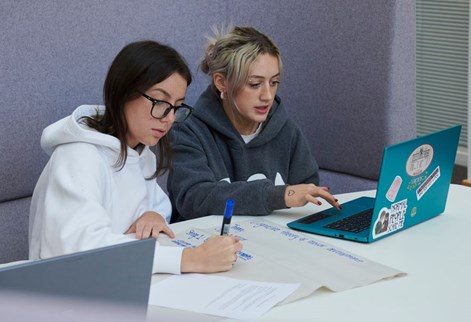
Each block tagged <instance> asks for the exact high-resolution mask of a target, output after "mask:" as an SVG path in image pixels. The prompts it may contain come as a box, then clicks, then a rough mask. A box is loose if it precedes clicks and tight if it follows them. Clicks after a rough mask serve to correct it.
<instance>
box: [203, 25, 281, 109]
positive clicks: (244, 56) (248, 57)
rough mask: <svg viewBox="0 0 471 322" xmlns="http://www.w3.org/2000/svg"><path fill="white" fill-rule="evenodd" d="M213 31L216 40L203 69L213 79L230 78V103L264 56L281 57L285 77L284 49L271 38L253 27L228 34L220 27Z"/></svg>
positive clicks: (231, 31)
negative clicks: (257, 61) (219, 76)
mask: <svg viewBox="0 0 471 322" xmlns="http://www.w3.org/2000/svg"><path fill="white" fill-rule="evenodd" d="M212 30H213V33H214V37H212V38H208V39H209V45H208V47H207V50H206V54H205V57H204V58H203V60H202V61H201V64H200V68H201V71H202V72H203V73H205V74H208V75H210V76H213V75H214V74H216V73H220V74H222V75H223V76H224V77H225V78H226V80H227V81H228V90H227V96H228V98H229V99H230V101H233V99H232V98H233V97H234V95H235V94H237V92H238V91H239V90H240V89H241V88H242V87H243V86H244V85H245V83H246V82H247V78H248V76H249V71H250V67H251V66H252V64H253V62H254V61H255V60H256V59H257V57H258V56H260V55H261V54H269V55H272V56H274V57H276V58H278V64H279V68H280V74H281V69H282V64H281V55H280V50H279V49H278V47H277V46H276V45H275V43H274V42H273V41H272V40H271V39H270V38H269V37H268V36H266V35H264V34H262V33H261V32H259V31H257V30H256V29H255V28H252V27H234V28H232V29H231V30H230V31H229V32H227V33H225V34H224V32H223V31H222V30H218V29H217V28H216V27H213V28H212ZM213 87H215V86H214V84H213ZM215 89H216V88H215ZM216 91H217V89H216ZM218 94H219V93H218Z"/></svg>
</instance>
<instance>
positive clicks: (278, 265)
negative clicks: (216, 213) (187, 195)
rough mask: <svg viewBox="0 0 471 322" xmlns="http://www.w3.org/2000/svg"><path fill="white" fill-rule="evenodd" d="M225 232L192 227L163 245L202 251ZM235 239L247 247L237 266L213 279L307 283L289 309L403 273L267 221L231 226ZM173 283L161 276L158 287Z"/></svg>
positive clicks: (157, 277)
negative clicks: (318, 295)
mask: <svg viewBox="0 0 471 322" xmlns="http://www.w3.org/2000/svg"><path fill="white" fill-rule="evenodd" d="M220 229H221V227H220V226H219V227H212V228H208V229H198V228H190V229H188V230H186V231H184V232H181V233H178V234H176V237H175V238H174V239H170V238H168V237H167V236H166V235H164V234H160V235H159V242H160V244H161V245H168V246H170V245H173V246H184V247H196V246H198V245H200V244H202V243H203V242H204V241H205V240H206V239H208V238H209V237H210V236H211V235H215V234H218V233H219V231H220ZM231 234H233V235H236V236H238V237H239V238H240V239H241V242H242V243H243V245H244V249H243V250H242V251H241V252H239V254H238V260H237V262H236V263H235V265H234V267H233V268H232V269H231V270H230V271H228V272H223V273H215V274H212V275H213V276H214V275H216V276H224V277H230V278H235V279H242V280H252V281H261V282H275V283H301V286H300V287H299V288H298V289H296V291H295V292H293V294H291V295H290V296H288V297H287V298H286V299H285V300H283V302H282V303H280V304H286V303H289V302H292V301H295V300H298V299H300V298H303V297H305V296H308V295H310V294H312V293H313V292H314V291H316V290H318V289H320V288H322V287H326V288H328V289H329V290H332V291H335V292H339V291H344V290H348V289H351V288H355V287H360V286H365V285H368V284H371V283H375V282H378V281H380V280H383V279H389V278H393V277H397V276H404V275H406V274H405V273H404V272H402V271H400V270H396V269H394V268H391V267H388V266H385V265H382V264H380V263H377V262H374V261H371V260H368V259H366V258H363V257H361V256H358V255H356V254H353V253H351V252H349V251H347V250H344V249H341V248H339V247H335V246H333V245H330V244H327V243H325V242H321V241H319V240H317V239H315V238H314V236H312V235H309V234H304V233H301V232H298V231H294V230H291V229H289V228H288V227H283V226H280V225H277V224H275V223H273V222H270V221H269V220H266V219H264V218H255V219H250V220H247V221H240V222H238V223H235V224H233V225H232V226H231ZM165 278H167V275H162V274H156V275H154V276H153V277H152V283H155V282H157V281H159V280H162V279H165Z"/></svg>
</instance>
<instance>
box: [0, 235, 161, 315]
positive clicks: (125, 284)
mask: <svg viewBox="0 0 471 322" xmlns="http://www.w3.org/2000/svg"><path fill="white" fill-rule="evenodd" d="M154 248H155V239H153V238H149V239H145V240H136V241H130V242H127V243H122V244H117V245H113V246H108V247H103V248H98V249H93V250H88V251H83V252H78V253H73V254H69V255H63V256H57V257H52V258H48V259H42V260H37V261H29V262H23V263H21V264H17V265H11V266H6V267H3V268H0V298H1V296H2V295H3V296H6V295H7V294H10V295H9V296H8V298H11V297H12V295H14V296H15V298H16V299H17V302H18V303H17V305H16V310H17V312H16V313H17V315H18V314H19V313H22V314H24V312H23V311H21V312H19V311H18V308H19V307H21V306H22V305H21V303H24V302H26V303H28V301H29V302H31V303H37V302H38V300H40V301H43V302H44V303H43V304H42V305H41V306H39V308H40V309H41V310H43V309H44V310H47V312H48V313H50V314H52V315H53V316H57V314H62V316H63V314H64V313H65V312H73V314H74V315H75V316H77V315H78V314H85V313H87V312H89V309H90V308H91V307H94V310H95V311H94V312H95V313H96V312H97V311H100V310H102V311H103V310H105V309H104V308H105V307H106V308H109V307H110V306H111V307H116V308H118V309H117V310H116V312H118V311H119V309H120V308H123V307H125V308H132V310H134V311H135V312H138V313H139V314H137V315H136V316H134V318H135V319H133V320H134V321H136V320H141V319H140V318H145V315H146V313H147V306H148V300H149V292H150V284H151V278H152V265H153V258H154ZM43 299H48V301H44V300H43ZM41 303H42V302H41ZM18 304H19V306H18ZM101 304H103V305H101ZM0 306H1V305H0ZM44 306H48V307H47V308H43V307H44ZM28 307H29V305H28ZM28 307H21V308H20V310H26V311H27V310H28ZM36 307H38V306H36ZM3 309H5V308H3ZM3 309H2V310H3ZM106 311H107V314H113V310H109V309H107V310H106ZM122 311H124V310H122ZM116 312H115V313H116ZM39 313H40V314H39V315H41V314H44V313H45V312H39ZM31 314H32V315H34V314H38V312H36V313H33V312H32V313H31ZM71 314H72V313H71ZM94 315H95V316H96V314H94ZM84 316H85V315H84ZM118 320H119V319H118Z"/></svg>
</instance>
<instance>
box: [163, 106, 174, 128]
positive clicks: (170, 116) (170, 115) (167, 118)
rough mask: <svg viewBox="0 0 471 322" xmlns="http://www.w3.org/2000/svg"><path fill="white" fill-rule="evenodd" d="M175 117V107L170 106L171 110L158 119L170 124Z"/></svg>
mask: <svg viewBox="0 0 471 322" xmlns="http://www.w3.org/2000/svg"><path fill="white" fill-rule="evenodd" d="M175 118H176V117H175V108H172V110H171V111H170V112H169V113H168V114H167V115H165V117H163V118H161V119H160V121H161V122H164V123H170V124H172V123H173V122H175Z"/></svg>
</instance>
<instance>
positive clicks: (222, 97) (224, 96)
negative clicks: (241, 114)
mask: <svg viewBox="0 0 471 322" xmlns="http://www.w3.org/2000/svg"><path fill="white" fill-rule="evenodd" d="M220 96H221V99H222V100H225V99H226V94H224V92H221V95H220Z"/></svg>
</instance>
